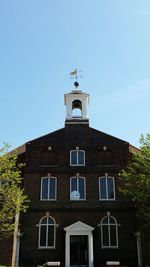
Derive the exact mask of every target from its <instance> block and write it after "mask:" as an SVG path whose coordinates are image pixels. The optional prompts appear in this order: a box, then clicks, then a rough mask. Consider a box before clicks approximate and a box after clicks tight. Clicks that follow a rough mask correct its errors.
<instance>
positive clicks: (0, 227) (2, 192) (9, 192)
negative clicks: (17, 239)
mask: <svg viewBox="0 0 150 267" xmlns="http://www.w3.org/2000/svg"><path fill="white" fill-rule="evenodd" d="M8 148H9V146H8V145H6V144H4V146H3V147H2V148H1V149H0V239H1V238H5V237H9V236H10V235H12V234H13V232H14V229H15V216H16V214H18V213H19V212H20V211H25V210H26V208H27V202H28V201H27V197H26V196H25V194H24V191H23V189H22V188H21V183H22V179H21V170H20V167H21V166H20V165H19V164H18V163H17V153H16V152H15V151H14V152H11V153H8Z"/></svg>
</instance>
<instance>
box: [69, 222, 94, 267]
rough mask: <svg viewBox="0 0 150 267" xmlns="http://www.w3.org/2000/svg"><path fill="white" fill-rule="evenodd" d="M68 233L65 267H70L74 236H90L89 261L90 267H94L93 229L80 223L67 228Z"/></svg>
mask: <svg viewBox="0 0 150 267" xmlns="http://www.w3.org/2000/svg"><path fill="white" fill-rule="evenodd" d="M64 230H65V231H66V245H65V267H70V236H72V235H86V236H88V255H89V257H88V259H89V264H88V266H89V267H93V261H94V256H93V234H92V231H93V230H94V228H93V227H91V226H89V225H87V224H85V223H82V222H80V221H78V222H76V223H74V224H72V225H70V226H68V227H65V228H64Z"/></svg>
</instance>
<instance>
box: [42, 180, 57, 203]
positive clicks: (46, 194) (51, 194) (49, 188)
mask: <svg viewBox="0 0 150 267" xmlns="http://www.w3.org/2000/svg"><path fill="white" fill-rule="evenodd" d="M56 188H57V179H56V177H42V178H41V200H56Z"/></svg>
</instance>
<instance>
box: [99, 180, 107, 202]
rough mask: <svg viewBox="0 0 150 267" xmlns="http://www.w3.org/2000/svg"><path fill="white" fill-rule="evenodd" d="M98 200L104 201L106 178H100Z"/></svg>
mask: <svg viewBox="0 0 150 267" xmlns="http://www.w3.org/2000/svg"><path fill="white" fill-rule="evenodd" d="M100 198H101V199H106V198H107V196H106V178H105V177H104V178H100Z"/></svg>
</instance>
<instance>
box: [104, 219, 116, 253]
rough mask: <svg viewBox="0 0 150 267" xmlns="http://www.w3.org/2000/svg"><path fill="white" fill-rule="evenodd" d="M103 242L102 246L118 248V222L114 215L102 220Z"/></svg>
mask: <svg viewBox="0 0 150 267" xmlns="http://www.w3.org/2000/svg"><path fill="white" fill-rule="evenodd" d="M101 242H102V243H101V244H102V248H118V224H117V221H116V219H115V218H114V217H112V216H109V215H108V216H106V217H104V218H102V220H101Z"/></svg>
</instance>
